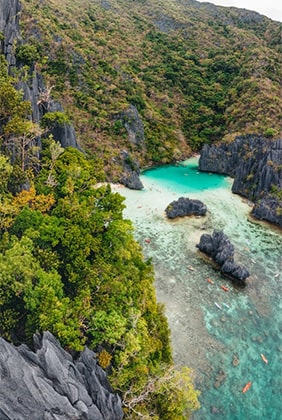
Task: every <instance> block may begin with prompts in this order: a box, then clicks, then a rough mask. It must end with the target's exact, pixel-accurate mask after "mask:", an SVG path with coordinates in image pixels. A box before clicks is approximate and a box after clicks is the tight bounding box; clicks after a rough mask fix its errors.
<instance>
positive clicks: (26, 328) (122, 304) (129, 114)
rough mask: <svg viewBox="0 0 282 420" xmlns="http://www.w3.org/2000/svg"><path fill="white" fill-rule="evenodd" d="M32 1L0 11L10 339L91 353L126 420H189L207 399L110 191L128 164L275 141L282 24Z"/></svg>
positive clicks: (1, 271) (2, 267)
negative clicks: (47, 337) (206, 147)
mask: <svg viewBox="0 0 282 420" xmlns="http://www.w3.org/2000/svg"><path fill="white" fill-rule="evenodd" d="M21 3H22V9H21V11H20V10H19V3H18V1H17V0H12V1H5V0H4V1H2V3H1V2H0V24H1V28H2V27H4V28H5V31H4V32H3V34H1V35H0V47H1V48H0V49H1V55H0V140H1V154H0V169H1V175H2V177H1V181H0V216H1V219H0V251H1V254H0V284H1V293H0V321H1V322H0V333H1V335H2V336H4V337H5V338H6V339H8V340H10V341H12V342H14V343H20V342H30V341H31V337H32V334H33V333H34V332H35V331H36V330H38V331H40V332H42V331H43V330H46V329H48V330H50V331H51V332H52V333H54V334H55V335H56V337H58V338H59V339H60V341H61V343H62V344H63V345H64V346H65V348H67V349H69V350H71V351H79V350H81V349H82V348H83V346H84V345H85V344H87V345H88V346H89V347H90V348H92V349H94V350H95V351H96V352H97V354H98V359H99V362H100V365H101V366H102V367H104V368H105V369H107V371H108V373H110V374H111V382H112V384H113V385H114V387H115V389H117V390H119V391H120V393H121V394H122V396H123V404H124V409H125V412H126V415H127V416H128V418H134V417H138V415H139V414H140V413H141V414H142V415H143V416H146V415H147V416H149V415H153V414H154V415H155V418H162V419H166V418H167V419H169V420H171V419H173V418H175V419H180V418H183V416H185V415H184V414H183V413H184V411H185V409H186V410H187V411H186V416H187V415H188V414H187V413H188V412H190V411H191V409H194V408H197V407H198V402H197V393H195V391H194V389H193V387H192V383H191V376H190V373H189V371H188V372H187V371H183V372H179V371H177V370H175V369H173V368H172V367H171V350H170V344H169V332H168V326H167V321H166V319H165V317H164V315H163V309H162V307H161V306H160V305H158V303H157V302H156V297H155V292H154V288H153V269H152V265H151V262H150V261H145V260H144V259H143V256H142V252H141V248H140V247H139V245H138V244H137V243H136V242H135V241H134V239H133V235H132V226H131V224H130V223H129V222H128V221H125V220H123V217H122V210H123V203H122V199H121V197H120V196H119V195H118V194H113V193H112V192H111V190H110V188H109V187H105V186H100V187H99V184H98V182H99V181H101V180H104V179H105V176H104V171H105V172H106V174H107V176H108V179H111V180H118V179H120V172H121V162H122V160H124V162H125V163H126V164H127V165H128V166H129V167H131V168H132V169H134V168H135V165H136V161H135V159H137V160H138V161H139V162H140V163H141V164H142V165H145V164H152V163H166V162H170V161H173V160H176V159H181V158H183V157H185V156H188V155H189V154H190V153H191V152H192V151H193V150H199V148H200V147H201V146H202V145H203V144H204V143H215V142H217V141H219V140H221V139H222V138H223V139H225V140H226V141H230V140H232V139H233V138H234V137H235V135H236V133H262V134H264V135H266V136H268V137H269V138H273V137H274V138H275V137H276V136H277V135H278V134H279V117H280V116H279V112H280V109H281V97H280V95H279V71H280V65H281V62H280V61H279V60H280V55H279V46H280V45H279V42H280V39H279V36H280V30H281V25H280V24H279V23H277V22H273V21H271V20H270V19H267V18H265V17H262V16H260V15H258V14H256V13H253V12H246V11H240V10H236V9H225V8H217V7H215V6H212V5H210V4H199V3H197V2H195V1H186V2H184V1H183V2H182V1H164V0H163V1H159V2H156V1H153V0H148V1H146V0H141V1H129V0H122V1H117V0H116V1H115V0H102V1H90V0H88V1H86V0H78V1H75V2H73V1H71V0H62V1H60V2H57V1H54V0H50V1H45V0H40V1H39V0H30V1H28V0H24V1H22V2H21ZM3 5H4V8H5V13H2V12H3V10H1V7H2V6H3ZM9 7H11V10H13V12H14V13H15V15H12V14H11V13H12V12H11V10H10V9H9ZM19 18H20V24H21V34H22V36H23V40H22V39H21V37H20V35H19V33H18V27H17V23H18V19H19ZM15 22H16V24H15ZM7 26H8V29H7ZM5 59H7V60H8V63H7V61H5ZM7 66H8V68H9V73H8V72H7ZM41 76H43V78H42V77H41ZM22 90H23V91H24V95H25V98H26V99H27V98H29V99H30V98H32V101H31V103H30V102H29V101H22V99H23V94H22ZM59 102H60V103H61V104H62V105H63V108H64V110H65V111H63V108H61V107H60V106H59V105H58V104H59ZM35 113H36V115H35ZM32 117H33V120H32ZM70 124H73V127H74V129H75V132H76V135H77V139H78V142H79V143H80V146H81V148H82V149H83V150H84V151H85V154H83V153H81V151H79V150H75V149H71V148H70V149H66V150H64V149H63V148H62V147H61V146H62V145H63V146H65V145H71V146H75V147H76V146H77V143H76V139H75V138H74V134H73V133H74V132H73V131H71V130H69V127H70V126H71V125H70ZM60 127H61V128H62V127H63V128H64V129H65V131H64V135H65V138H66V136H67V135H69V137H71V141H70V138H68V140H69V142H68V143H67V144H61V145H60V144H59V143H57V142H56V141H57V140H62V138H61V136H60V135H59V134H58V133H59V131H58V128H60ZM50 134H51V135H50ZM52 135H53V137H54V138H52ZM61 143H62V142H61ZM136 166H138V165H136ZM138 413H139V414H138ZM149 413H150V414H149ZM152 413H153V414H152ZM184 418H185V417H184Z"/></svg>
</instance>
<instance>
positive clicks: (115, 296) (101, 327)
mask: <svg viewBox="0 0 282 420" xmlns="http://www.w3.org/2000/svg"><path fill="white" fill-rule="evenodd" d="M0 58H1V60H2V61H1V66H0V121H1V148H2V153H0V170H1V181H0V335H1V336H2V337H4V338H5V339H7V340H9V341H12V342H13V343H15V344H19V343H28V344H31V342H32V340H31V338H32V335H33V334H34V333H35V332H43V331H46V330H48V331H51V332H52V333H53V334H54V335H55V336H56V337H58V338H59V340H60V342H61V344H62V345H63V346H64V347H65V348H66V349H68V350H69V351H72V352H76V351H80V350H82V349H83V347H84V345H87V346H88V347H89V348H91V349H94V350H95V351H96V352H97V355H98V360H99V363H100V365H101V366H102V367H103V368H104V369H106V371H107V372H108V374H109V375H110V380H111V383H112V386H113V387H114V389H115V390H116V391H119V392H120V393H121V395H122V397H123V405H124V412H125V414H126V416H127V418H130V419H133V418H140V416H141V417H142V418H149V417H150V418H152V416H153V418H155V419H158V418H162V419H180V418H187V416H188V415H189V413H190V412H191V411H192V410H194V409H196V408H197V407H198V406H199V403H198V400H197V395H198V392H197V391H195V389H194V387H193V383H192V376H191V372H190V371H189V369H188V368H183V369H181V370H177V369H175V368H174V367H173V365H172V357H171V348H170V336H169V330H168V325H167V320H166V318H165V316H164V311H163V308H162V306H161V305H160V304H158V303H157V301H156V296H155V290H154V287H153V280H154V276H153V267H152V264H151V262H150V261H145V260H144V258H143V256H142V250H141V247H140V245H138V244H137V242H136V241H135V240H134V238H133V234H132V225H131V223H130V222H129V221H128V220H124V219H123V217H122V210H123V208H124V204H123V198H122V197H121V196H120V195H119V194H117V193H112V192H111V189H110V186H109V185H102V186H101V185H100V186H99V185H98V184H97V177H96V173H97V174H98V175H99V171H96V167H95V165H94V164H93V162H92V161H91V160H89V159H86V158H85V156H84V155H83V153H82V152H80V151H78V150H76V149H73V148H66V149H63V148H62V147H61V146H60V144H59V143H56V142H55V141H54V139H53V138H52V137H51V136H49V137H47V138H45V139H44V136H43V140H42V141H43V148H42V156H41V160H40V161H39V160H38V158H37V155H38V153H36V150H34V148H33V147H27V146H28V145H30V144H31V142H32V140H34V136H38V133H40V134H41V135H42V128H40V127H39V126H38V125H37V124H35V123H32V122H31V121H30V119H29V114H30V109H31V107H30V103H28V102H26V101H22V93H21V92H19V91H18V90H16V89H15V87H14V83H15V79H14V78H12V77H10V76H9V75H8V74H7V70H6V67H7V66H6V63H5V61H4V59H3V57H0ZM37 152H38V151H37ZM11 158H12V162H13V164H11V160H10V159H11Z"/></svg>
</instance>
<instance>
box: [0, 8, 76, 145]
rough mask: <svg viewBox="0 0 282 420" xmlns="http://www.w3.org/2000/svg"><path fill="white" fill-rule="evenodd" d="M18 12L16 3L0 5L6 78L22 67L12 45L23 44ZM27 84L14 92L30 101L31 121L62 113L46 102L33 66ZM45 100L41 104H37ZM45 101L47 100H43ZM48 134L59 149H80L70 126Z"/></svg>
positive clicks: (2, 49)
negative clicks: (51, 113)
mask: <svg viewBox="0 0 282 420" xmlns="http://www.w3.org/2000/svg"><path fill="white" fill-rule="evenodd" d="M20 10H21V6H20V2H19V0H1V1H0V33H3V40H2V41H0V53H2V54H4V56H5V58H6V60H7V63H8V71H9V73H10V74H13V73H14V70H15V69H16V68H21V67H22V65H23V64H25V63H22V62H21V60H19V59H18V58H17V57H16V55H15V45H20V44H23V40H22V38H21V35H20V27H19V12H20ZM29 76H30V77H29V78H28V80H26V79H25V80H22V81H20V82H19V83H18V85H17V88H18V89H19V90H21V91H22V92H23V99H24V100H27V101H30V103H31V106H32V120H33V121H34V122H40V120H41V118H42V116H43V115H44V114H45V113H47V112H54V109H52V108H54V107H55V110H56V111H57V110H59V111H63V109H62V106H61V105H60V104H59V103H57V102H54V101H52V100H51V99H50V97H49V95H47V89H46V87H45V86H44V82H43V78H42V77H41V75H40V74H38V73H37V72H36V70H35V66H34V63H32V64H31V65H30V70H29ZM43 97H44V98H45V103H44V102H43V101H42V100H41V99H42V98H43ZM46 98H48V100H46ZM52 134H53V136H54V139H55V140H56V141H59V142H60V143H61V145H62V146H63V147H68V146H71V147H75V148H78V149H80V147H79V145H78V143H77V140H76V136H75V132H74V128H73V127H72V125H70V124H63V125H57V126H56V127H54V129H53V131H52ZM36 146H39V147H41V141H40V138H38V139H37V140H36Z"/></svg>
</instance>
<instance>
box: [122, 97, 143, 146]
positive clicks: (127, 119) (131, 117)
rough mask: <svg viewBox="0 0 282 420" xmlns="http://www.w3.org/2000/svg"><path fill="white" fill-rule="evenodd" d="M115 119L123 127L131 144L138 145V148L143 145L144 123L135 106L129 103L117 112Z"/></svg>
mask: <svg viewBox="0 0 282 420" xmlns="http://www.w3.org/2000/svg"><path fill="white" fill-rule="evenodd" d="M115 120H116V121H120V122H121V123H122V125H123V126H124V127H125V129H126V131H127V135H128V141H129V142H130V143H131V144H133V145H135V146H138V148H143V147H144V144H145V135H144V125H143V121H142V119H141V118H140V115H139V113H138V110H137V108H136V106H134V105H130V106H129V107H128V108H127V109H125V110H124V111H122V112H121V113H119V114H118V115H117V116H116V118H115Z"/></svg>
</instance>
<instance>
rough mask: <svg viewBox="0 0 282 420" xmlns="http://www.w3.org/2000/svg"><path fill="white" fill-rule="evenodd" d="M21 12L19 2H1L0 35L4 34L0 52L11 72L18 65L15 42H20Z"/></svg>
mask: <svg viewBox="0 0 282 420" xmlns="http://www.w3.org/2000/svg"><path fill="white" fill-rule="evenodd" d="M20 10H21V6H20V2H19V0H1V2H0V33H2V34H3V40H2V41H0V45H1V51H0V52H1V53H2V54H4V55H5V58H6V60H7V62H8V66H9V69H10V70H11V68H12V67H15V65H16V57H15V54H14V42H15V41H16V40H20V29H19V12H20Z"/></svg>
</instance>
